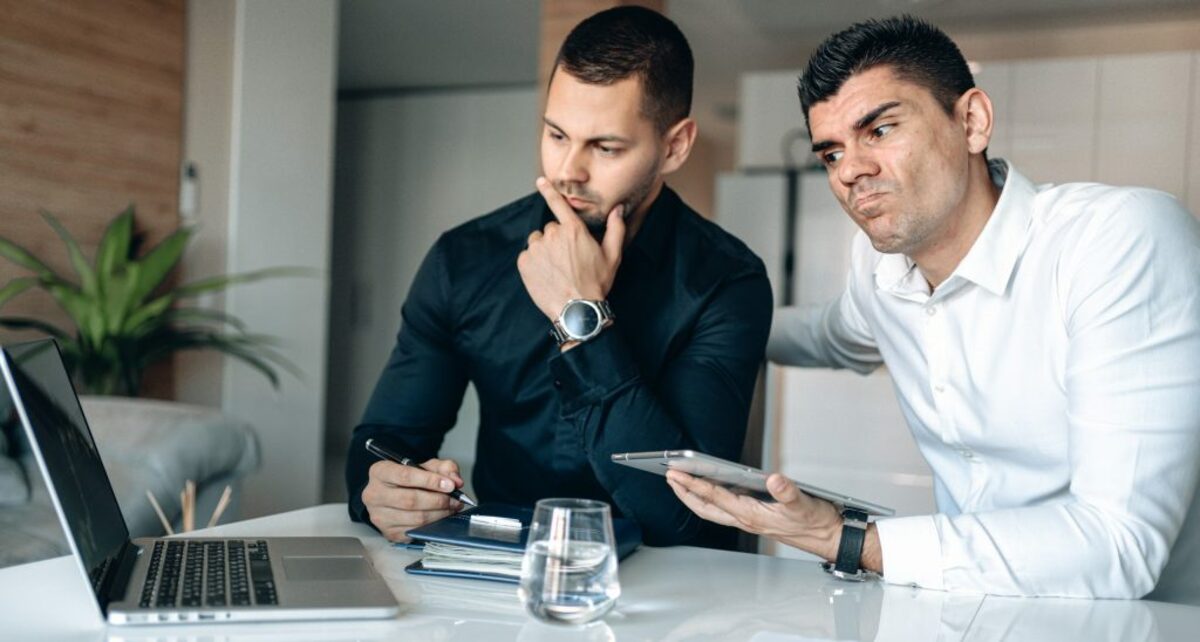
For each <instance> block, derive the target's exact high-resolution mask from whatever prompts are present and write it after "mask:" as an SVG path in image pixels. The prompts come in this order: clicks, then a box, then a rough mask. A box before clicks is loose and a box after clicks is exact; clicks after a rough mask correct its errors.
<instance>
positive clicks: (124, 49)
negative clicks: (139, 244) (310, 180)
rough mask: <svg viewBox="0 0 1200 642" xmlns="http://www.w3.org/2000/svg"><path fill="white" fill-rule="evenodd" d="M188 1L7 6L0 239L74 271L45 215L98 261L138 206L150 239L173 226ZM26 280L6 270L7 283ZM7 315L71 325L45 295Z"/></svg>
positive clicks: (23, 0)
mask: <svg viewBox="0 0 1200 642" xmlns="http://www.w3.org/2000/svg"><path fill="white" fill-rule="evenodd" d="M183 2H184V0H0V16H3V18H2V19H0V235H3V236H5V237H7V238H10V239H13V240H15V241H17V242H18V243H21V244H22V245H24V246H25V247H27V248H28V249H29V250H31V251H33V252H34V253H35V254H37V255H38V256H39V257H43V258H48V259H49V262H50V263H51V264H52V265H53V266H54V267H56V268H59V269H64V270H65V269H68V268H67V261H66V256H65V252H64V251H63V250H62V248H61V243H60V242H59V240H58V238H57V237H56V236H55V235H54V232H53V231H52V230H51V229H50V228H49V227H48V226H47V225H46V224H45V223H44V222H43V221H42V220H41V217H39V216H38V210H39V209H46V210H49V211H50V212H53V213H54V214H56V215H58V216H59V218H60V219H61V220H62V221H63V224H64V225H65V226H66V227H67V229H69V230H70V231H71V233H72V234H73V235H75V236H76V238H77V239H78V240H79V242H80V243H81V245H82V246H83V248H84V252H85V253H86V254H88V255H89V257H90V256H91V254H92V252H93V251H94V250H95V246H96V244H97V243H98V242H99V240H100V236H101V234H102V233H103V231H104V228H105V226H106V225H107V223H108V221H109V219H110V218H111V217H112V216H114V215H115V214H116V213H117V212H119V211H120V210H122V209H123V208H124V207H125V206H126V205H127V204H129V203H134V204H136V206H137V210H138V215H137V228H138V231H139V232H140V233H142V234H144V235H145V241H146V242H148V243H155V242H157V241H158V240H160V239H162V238H163V237H164V236H166V235H167V234H168V233H170V232H171V231H172V230H174V229H175V228H176V226H177V225H178V215H177V211H178V205H177V199H178V193H179V163H180V148H181V142H182V106H183V61H184V4H183ZM19 274H21V270H20V269H19V268H16V267H15V266H12V265H11V264H9V263H8V262H7V261H4V262H0V284H3V283H5V282H7V281H8V280H9V279H11V278H12V277H14V276H17V275H19ZM3 313H4V314H22V315H34V316H38V317H41V318H47V319H50V320H53V321H57V322H64V323H65V316H64V315H63V314H62V313H61V312H60V311H58V309H57V308H56V306H55V305H54V303H53V302H52V301H51V300H50V299H49V298H48V297H42V296H41V295H40V294H32V293H26V294H24V295H22V296H21V297H20V298H18V299H16V300H15V301H13V302H11V303H10V304H9V305H8V306H5V308H4V311H3ZM13 337H14V335H13V334H11V333H9V334H7V335H5V334H0V340H9V339H12V338H13Z"/></svg>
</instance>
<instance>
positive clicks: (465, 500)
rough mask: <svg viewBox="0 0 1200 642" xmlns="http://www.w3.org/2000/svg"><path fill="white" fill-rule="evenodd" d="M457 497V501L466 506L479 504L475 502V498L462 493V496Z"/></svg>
mask: <svg viewBox="0 0 1200 642" xmlns="http://www.w3.org/2000/svg"><path fill="white" fill-rule="evenodd" d="M458 499H459V501H461V502H462V503H464V504H466V505H467V506H471V507H478V506H479V504H477V503H475V500H473V499H471V498H470V497H467V496H466V495H463V496H461V497H459V498H458Z"/></svg>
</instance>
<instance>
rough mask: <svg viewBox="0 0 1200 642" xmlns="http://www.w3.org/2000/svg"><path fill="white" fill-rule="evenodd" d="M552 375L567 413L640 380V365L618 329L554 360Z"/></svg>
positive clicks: (602, 333)
mask: <svg viewBox="0 0 1200 642" xmlns="http://www.w3.org/2000/svg"><path fill="white" fill-rule="evenodd" d="M550 375H551V376H553V377H554V387H555V388H557V389H558V390H559V391H560V393H561V405H562V409H563V412H564V413H567V414H569V413H571V412H574V411H576V410H579V409H580V408H583V407H586V406H590V405H592V404H595V403H598V402H600V401H601V400H603V399H605V398H606V397H608V396H609V395H610V394H612V393H613V392H614V391H616V390H617V389H619V388H621V387H622V386H624V385H625V384H626V383H628V382H630V381H632V380H634V379H636V378H637V376H638V368H637V362H636V361H634V359H633V355H632V354H631V353H630V352H629V347H628V346H627V345H625V340H624V337H622V336H621V335H620V332H618V330H617V326H616V325H613V326H612V327H609V328H606V329H605V330H604V331H603V332H601V333H600V334H598V335H596V337H595V338H594V339H592V340H591V341H585V342H583V343H581V344H579V345H577V346H575V347H574V348H571V349H570V350H567V351H566V352H560V353H559V354H556V355H554V356H553V357H550Z"/></svg>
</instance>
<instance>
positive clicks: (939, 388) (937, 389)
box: [933, 383, 946, 392]
mask: <svg viewBox="0 0 1200 642" xmlns="http://www.w3.org/2000/svg"><path fill="white" fill-rule="evenodd" d="M933 391H934V392H946V386H943V385H942V384H940V383H939V384H937V385H935V386H934V387H933Z"/></svg>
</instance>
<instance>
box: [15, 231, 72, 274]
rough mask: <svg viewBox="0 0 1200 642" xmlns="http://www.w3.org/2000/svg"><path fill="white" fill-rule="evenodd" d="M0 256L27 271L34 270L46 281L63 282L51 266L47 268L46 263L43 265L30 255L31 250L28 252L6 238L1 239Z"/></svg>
mask: <svg viewBox="0 0 1200 642" xmlns="http://www.w3.org/2000/svg"><path fill="white" fill-rule="evenodd" d="M0 256H3V257H4V258H6V259H8V260H9V261H12V262H13V263H16V264H17V265H19V266H21V267H23V268H25V269H27V270H32V271H33V272H34V274H37V275H38V276H39V277H41V278H42V279H44V280H47V281H54V280H57V281H62V280H63V279H62V277H60V276H58V275H57V274H55V273H54V270H51V269H50V267H49V266H47V265H46V264H45V263H42V262H41V261H39V260H38V259H37V258H36V257H34V256H33V255H32V254H30V253H29V250H26V249H25V248H23V247H21V246H20V245H17V244H16V243H13V242H12V241H10V240H8V239H6V238H4V237H0Z"/></svg>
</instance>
